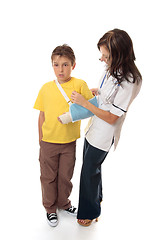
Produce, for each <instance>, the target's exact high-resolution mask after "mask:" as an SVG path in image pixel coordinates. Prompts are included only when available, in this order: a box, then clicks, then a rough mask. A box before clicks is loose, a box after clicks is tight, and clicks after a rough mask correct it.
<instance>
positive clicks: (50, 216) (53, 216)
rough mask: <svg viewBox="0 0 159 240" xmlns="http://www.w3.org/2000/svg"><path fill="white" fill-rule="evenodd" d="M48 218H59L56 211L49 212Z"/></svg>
mask: <svg viewBox="0 0 159 240" xmlns="http://www.w3.org/2000/svg"><path fill="white" fill-rule="evenodd" d="M48 218H49V219H50V220H52V219H55V218H57V214H56V213H49V214H48Z"/></svg>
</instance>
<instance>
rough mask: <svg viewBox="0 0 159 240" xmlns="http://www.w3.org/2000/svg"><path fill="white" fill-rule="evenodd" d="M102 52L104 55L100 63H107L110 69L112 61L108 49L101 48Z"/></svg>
mask: <svg viewBox="0 0 159 240" xmlns="http://www.w3.org/2000/svg"><path fill="white" fill-rule="evenodd" d="M100 52H101V54H102V56H101V58H100V61H101V62H105V63H106V64H107V65H108V67H110V66H111V62H112V60H111V56H110V53H109V51H108V49H107V48H106V47H105V46H101V47H100Z"/></svg>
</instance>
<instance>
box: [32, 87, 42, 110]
mask: <svg viewBox="0 0 159 240" xmlns="http://www.w3.org/2000/svg"><path fill="white" fill-rule="evenodd" d="M34 108H35V109H37V110H40V111H42V112H44V101H43V87H42V88H41V89H40V91H39V94H38V96H37V99H36V101H35V104H34Z"/></svg>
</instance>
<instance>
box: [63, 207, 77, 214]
mask: <svg viewBox="0 0 159 240" xmlns="http://www.w3.org/2000/svg"><path fill="white" fill-rule="evenodd" d="M65 211H66V212H67V213H68V214H71V215H74V216H76V215H77V208H75V207H73V206H71V207H70V208H67V209H65Z"/></svg>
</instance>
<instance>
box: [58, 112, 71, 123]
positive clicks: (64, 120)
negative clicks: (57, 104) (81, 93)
mask: <svg viewBox="0 0 159 240" xmlns="http://www.w3.org/2000/svg"><path fill="white" fill-rule="evenodd" d="M59 118H60V120H61V122H62V123H63V124H68V123H70V122H72V117H71V114H70V113H69V112H66V113H64V114H62V115H60V116H59Z"/></svg>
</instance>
